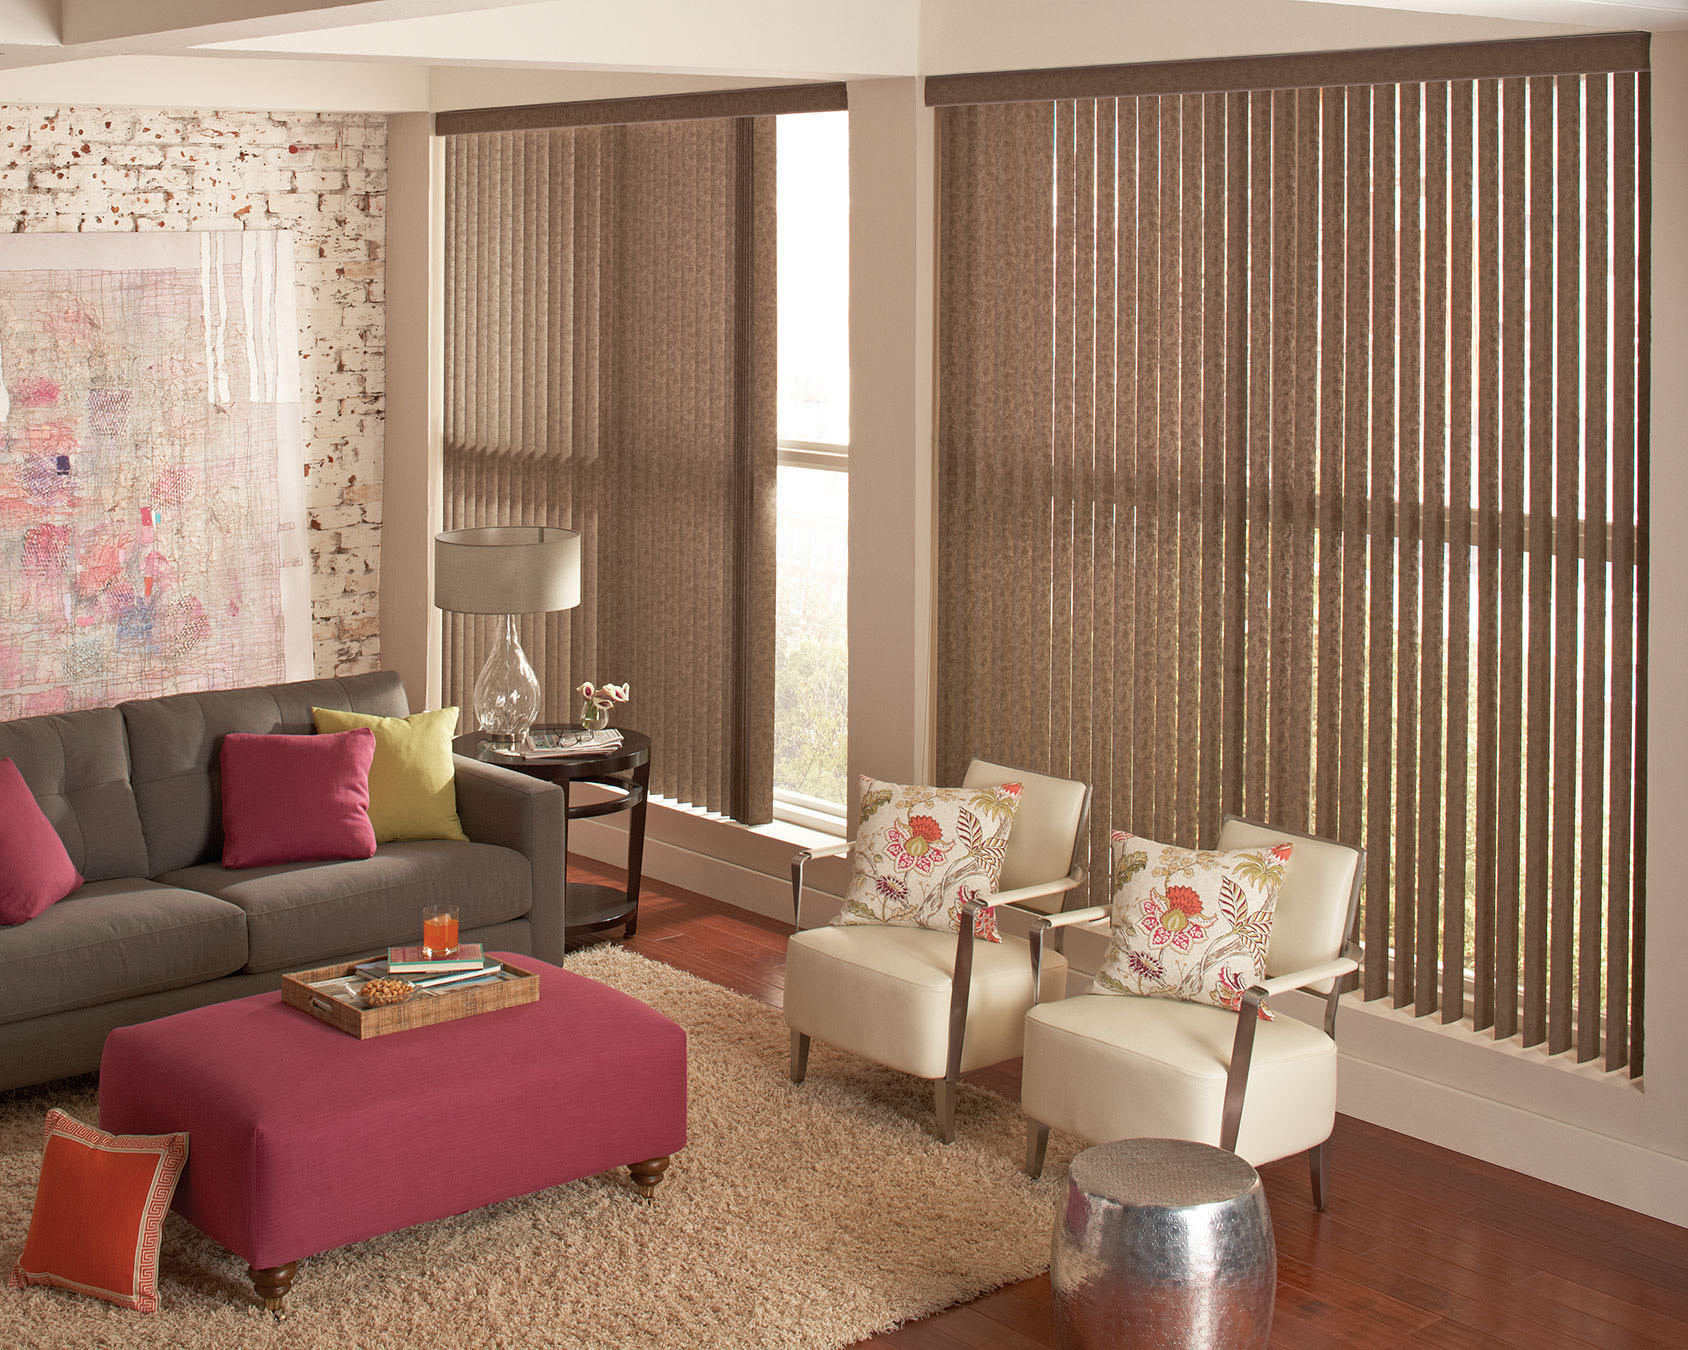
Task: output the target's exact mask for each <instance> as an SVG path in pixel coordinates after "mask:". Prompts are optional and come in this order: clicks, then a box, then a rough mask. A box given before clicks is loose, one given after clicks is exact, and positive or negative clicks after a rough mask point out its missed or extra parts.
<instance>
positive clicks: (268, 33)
mask: <svg viewBox="0 0 1688 1350" xmlns="http://www.w3.org/2000/svg"><path fill="white" fill-rule="evenodd" d="M60 3H61V4H62V6H63V18H62V21H61V26H60V33H61V35H62V40H63V42H64V43H65V45H66V46H77V47H90V48H94V49H96V50H97V49H102V48H103V49H107V50H109V49H113V48H121V49H122V50H126V51H140V50H158V49H162V48H181V47H184V46H193V45H196V44H198V43H202V42H220V41H230V40H239V39H245V38H268V37H281V36H283V35H285V34H288V33H307V32H314V31H319V30H321V29H325V28H343V27H348V26H351V25H354V24H365V23H380V22H383V21H385V20H389V19H414V18H426V17H432V16H434V15H439V14H469V13H473V12H475V11H476V10H483V9H493V8H496V7H498V6H500V5H507V4H509V3H510V0H146V3H144V4H141V3H137V0H60Z"/></svg>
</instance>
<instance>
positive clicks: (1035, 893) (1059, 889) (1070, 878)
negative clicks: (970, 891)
mask: <svg viewBox="0 0 1688 1350" xmlns="http://www.w3.org/2000/svg"><path fill="white" fill-rule="evenodd" d="M1084 878H1085V871H1084V868H1082V867H1079V866H1076V865H1075V866H1074V868H1073V870H1072V871H1071V872H1069V873H1068V874H1067V875H1066V876H1064V877H1061V878H1060V879H1058V880H1056V881H1040V882H1038V883H1037V885H1035V886H1020V887H1017V888H1016V889H1014V890H1011V891H998V892H997V893H996V894H995V895H993V896H991V897H990V900H991V905H992V907H993V908H994V907H995V906H997V905H1025V904H1026V902H1027V901H1030V900H1044V899H1047V898H1049V897H1050V896H1055V895H1065V894H1066V893H1067V892H1068V891H1071V890H1075V889H1076V888H1078V887H1080V886H1082V885H1084ZM1032 912H1033V913H1038V914H1041V913H1043V911H1042V910H1040V909H1037V908H1035V907H1034V908H1033V910H1032ZM1059 912H1060V911H1059V910H1057V911H1056V913H1059Z"/></svg>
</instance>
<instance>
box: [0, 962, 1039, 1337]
mask: <svg viewBox="0 0 1688 1350" xmlns="http://www.w3.org/2000/svg"><path fill="white" fill-rule="evenodd" d="M568 965H569V968H570V969H571V970H574V971H577V972H579V973H580V974H583V975H587V976H590V977H592V978H594V979H598V980H602V981H604V982H605V983H606V984H610V985H613V986H615V987H616V988H617V989H622V990H625V991H626V992H628V993H629V994H632V995H633V996H635V997H636V998H639V999H642V1000H644V1001H645V1002H646V1003H648V1004H650V1005H651V1006H652V1007H653V1008H656V1009H657V1010H658V1011H659V1012H661V1013H663V1014H664V1015H665V1016H667V1017H670V1018H672V1019H673V1020H674V1021H676V1022H678V1023H679V1024H680V1025H681V1026H683V1027H685V1028H686V1031H687V1033H688V1035H689V1037H690V1058H691V1119H690V1132H691V1143H690V1145H689V1146H688V1147H687V1148H686V1150H685V1151H684V1152H683V1153H681V1154H680V1155H679V1156H678V1157H677V1158H676V1159H675V1162H674V1166H673V1168H672V1169H671V1170H670V1171H669V1173H668V1176H667V1178H666V1179H665V1180H664V1181H663V1183H662V1185H661V1186H660V1187H659V1188H658V1191H657V1197H658V1198H657V1201H656V1203H655V1204H652V1205H647V1204H644V1203H642V1202H641V1201H640V1200H639V1199H638V1198H637V1196H636V1195H635V1193H634V1191H633V1190H632V1188H631V1186H630V1185H629V1184H628V1181H627V1179H626V1172H625V1170H620V1171H618V1172H616V1173H611V1174H607V1175H604V1176H600V1177H592V1178H588V1179H585V1180H582V1181H576V1182H572V1183H571V1184H569V1185H567V1186H559V1187H556V1188H554V1189H552V1190H549V1191H542V1192H540V1193H538V1194H536V1195H530V1196H526V1197H524V1198H522V1199H518V1200H510V1201H506V1202H504V1203H503V1204H498V1205H493V1206H491V1207H489V1208H487V1209H482V1210H476V1211H475V1212H473V1213H470V1214H463V1215H459V1216H457V1217H455V1218H450V1219H442V1220H439V1221H438V1222H436V1223H431V1224H425V1225H422V1226H421V1227H417V1228H412V1229H407V1230H406V1231H404V1232H400V1233H394V1234H390V1235H388V1236H386V1237H380V1238H374V1239H371V1240H370V1241H368V1242H360V1243H356V1244H354V1245H353V1246H350V1247H342V1248H340V1249H339V1250H337V1251H332V1252H327V1253H324V1254H323V1255H321V1256H316V1257H312V1258H311V1259H309V1260H307V1261H302V1262H301V1263H300V1265H299V1275H298V1279H297V1282H296V1283H295V1284H294V1286H293V1292H292V1294H291V1295H289V1297H288V1300H287V1302H288V1305H289V1315H288V1317H287V1319H286V1320H285V1321H282V1322H280V1323H277V1322H276V1321H275V1320H274V1319H273V1318H271V1317H270V1316H269V1315H268V1314H267V1313H265V1312H264V1311H263V1310H262V1308H261V1307H259V1306H258V1305H257V1304H256V1303H255V1302H254V1301H253V1298H252V1295H251V1291H250V1287H249V1285H248V1284H247V1281H246V1267H245V1264H244V1262H241V1261H239V1260H237V1259H236V1258H234V1257H233V1256H231V1255H229V1253H228V1252H226V1251H225V1250H224V1249H223V1248H222V1247H220V1246H218V1245H217V1244H216V1243H214V1242H212V1241H210V1240H209V1239H208V1238H205V1237H203V1236H201V1235H200V1233H199V1232H198V1230H197V1229H195V1228H193V1227H192V1226H191V1225H189V1224H188V1223H186V1222H185V1221H184V1220H182V1219H181V1218H179V1217H178V1216H176V1215H174V1214H172V1215H171V1216H170V1219H169V1222H168V1224H167V1226H166V1229H165V1234H164V1247H163V1254H162V1270H161V1277H160V1280H159V1295H160V1308H159V1311H158V1312H156V1313H153V1314H151V1315H145V1314H141V1313H134V1312H128V1311H125V1310H123V1309H119V1308H115V1307H112V1306H111V1305H109V1304H106V1303H102V1302H99V1301H96V1300H94V1299H91V1298H84V1297H80V1296H77V1295H74V1294H69V1293H64V1292H61V1291H58V1290H51V1289H27V1290H18V1289H11V1288H8V1287H5V1285H4V1281H3V1276H4V1275H5V1274H6V1273H9V1272H10V1270H11V1267H12V1264H13V1262H14V1261H16V1259H17V1256H18V1253H19V1252H20V1251H21V1250H22V1248H23V1239H24V1234H25V1232H26V1231H27V1229H28V1226H29V1214H30V1207H31V1203H32V1201H33V1198H34V1194H35V1183H36V1179H37V1176H38V1174H39V1170H40V1165H41V1129H42V1122H43V1117H44V1115H45V1113H46V1110H47V1108H48V1107H49V1106H60V1107H63V1108H64V1109H65V1110H67V1111H70V1112H71V1113H72V1114H74V1115H76V1116H77V1117H79V1118H80V1119H83V1120H87V1121H96V1120H97V1119H98V1109H97V1105H96V1096H95V1085H94V1081H93V1080H92V1079H91V1078H87V1079H74V1080H71V1081H69V1082H65V1083H58V1084H52V1085H49V1086H47V1087H45V1088H29V1089H22V1090H19V1091H16V1092H12V1093H6V1094H0V1344H3V1345H4V1346H6V1347H8V1350H10V1348H11V1347H18V1348H20V1350H21V1347H26V1346H27V1347H61V1346H66V1347H68V1346H76V1347H84V1346H125V1347H127V1346H159V1347H163V1346H172V1347H174V1346H181V1347H188V1348H190V1350H201V1348H203V1350H231V1347H247V1346H275V1347H290V1348H291V1347H305V1346H310V1347H318V1346H320V1347H335V1350H340V1348H342V1347H371V1350H373V1348H374V1347H395V1346H442V1347H443V1346H470V1345H473V1346H483V1345H484V1346H500V1347H506V1346H508V1347H515V1346H530V1345H531V1346H571V1347H574V1346H579V1347H598V1346H613V1347H621V1346H676V1347H705V1346H722V1347H728V1346H730V1347H753V1346H767V1347H781V1348H782V1350H783V1348H784V1347H808V1346H812V1347H823V1346H824V1347H832V1346H844V1345H849V1344H851V1343H852V1342H855V1341H858V1340H861V1339H862V1338H864V1337H866V1336H869V1335H872V1334H873V1333H874V1332H876V1331H883V1330H886V1329H888V1328H890V1327H892V1326H894V1325H896V1324H897V1323H899V1322H902V1321H906V1320H908V1319H911V1318H916V1317H922V1316H925V1315H927V1314H929V1313H932V1312H936V1311H937V1310H939V1309H940V1308H944V1307H947V1306H949V1305H950V1304H952V1303H957V1302H960V1301H962V1300H964V1299H968V1298H972V1297H974V1296H976V1295H978V1294H981V1293H984V1292H986V1291H988V1290H990V1289H993V1288H996V1287H997V1286H999V1285H1002V1284H1005V1283H1008V1282H1010V1281H1013V1280H1020V1279H1025V1278H1028V1277H1030V1276H1032V1275H1036V1274H1038V1273H1040V1272H1041V1271H1043V1270H1045V1269H1047V1267H1048V1263H1049V1235H1050V1225H1051V1223H1052V1220H1053V1216H1054V1205H1055V1197H1056V1184H1055V1182H1054V1180H1053V1179H1052V1178H1055V1177H1061V1176H1064V1168H1062V1167H1061V1166H1059V1165H1058V1164H1059V1163H1060V1162H1061V1161H1063V1160H1064V1158H1065V1156H1066V1154H1065V1151H1064V1150H1062V1149H1061V1142H1062V1141H1060V1140H1057V1141H1056V1143H1055V1145H1054V1146H1053V1148H1052V1156H1051V1163H1052V1164H1055V1165H1052V1166H1051V1167H1050V1168H1049V1170H1048V1171H1047V1172H1046V1173H1045V1177H1046V1178H1050V1179H1046V1180H1044V1181H1042V1182H1037V1183H1033V1182H1031V1181H1028V1180H1027V1179H1026V1177H1025V1175H1024V1174H1023V1173H1022V1172H1021V1171H1020V1169H1019V1163H1020V1159H1021V1155H1022V1148H1023V1123H1022V1119H1021V1116H1020V1113H1019V1110H1018V1108H1017V1107H1016V1106H1014V1105H1013V1104H1012V1103H1010V1102H1007V1101H1005V1100H1003V1099H1002V1098H1001V1097H998V1096H996V1095H994V1094H992V1093H989V1092H985V1091H982V1090H979V1089H976V1088H971V1087H967V1086H965V1085H964V1086H963V1089H962V1096H961V1102H960V1110H959V1112H958V1125H959V1130H958V1139H957V1142H956V1143H955V1144H953V1145H951V1146H949V1147H945V1146H944V1145H942V1144H940V1143H939V1142H937V1140H936V1139H935V1138H934V1137H933V1135H932V1134H931V1120H932V1108H931V1091H930V1087H929V1085H927V1084H925V1083H921V1082H916V1081H914V1080H911V1079H907V1078H904V1077H902V1076H901V1075H898V1074H894V1073H891V1072H889V1071H888V1070H883V1069H880V1068H878V1067H877V1066H874V1065H869V1064H865V1063H863V1062H861V1061H859V1060H856V1059H854V1058H853V1057H851V1056H848V1055H845V1054H843V1053H842V1052H840V1051H836V1050H832V1049H831V1048H830V1047H827V1046H824V1045H821V1044H818V1043H817V1044H816V1045H815V1047H814V1050H813V1052H812V1054H811V1056H810V1065H809V1079H808V1082H807V1083H805V1084H804V1085H803V1086H802V1087H793V1086H792V1085H791V1084H790V1083H789V1082H788V1081H787V1079H786V1050H787V1034H786V1029H785V1023H784V1021H783V1020H782V1018H781V1016H780V1014H779V1013H778V1011H776V1010H775V1009H772V1008H769V1007H767V1006H766V1005H764V1004H761V1003H757V1002H755V1001H754V1000H752V999H748V998H744V997H742V996H740V995H738V994H735V993H732V992H731V991H729V990H726V989H722V988H720V987H719V986H717V985H713V984H709V983H708V982H706V981H704V980H700V979H698V978H696V977H695V976H692V975H688V974H685V973H683V972H681V971H678V970H675V969H674V968H672V967H670V966H666V965H662V964H661V963H659V962H655V961H650V960H646V959H645V958H643V957H640V956H636V955H634V954H632V953H630V952H627V951H624V950H622V949H621V948H618V947H605V948H598V949H595V950H590V951H587V952H582V953H580V954H578V955H572V956H570V958H569V961H568ZM1056 1154H1059V1155H1060V1156H1055V1155H1056Z"/></svg>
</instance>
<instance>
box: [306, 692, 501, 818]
mask: <svg viewBox="0 0 1688 1350" xmlns="http://www.w3.org/2000/svg"><path fill="white" fill-rule="evenodd" d="M311 715H312V716H313V717H315V718H316V729H317V730H318V731H350V730H352V728H354V727H368V728H369V729H370V730H371V731H373V732H374V733H375V759H374V761H373V762H372V763H371V764H370V766H369V823H370V824H371V825H372V826H374V827H375V842H376V843H378V844H385V843H389V842H391V841H392V840H395V839H464V840H466V839H468V837H469V836H468V835H466V834H464V833H463V823H462V822H461V821H460V820H458V818H457V778H456V771H455V769H454V768H453V767H452V760H451V737H452V733H453V732H454V731H456V730H457V709H456V708H437V709H435V710H434V711H433V712H419V713H412V714H411V715H410V716H409V717H373V716H371V715H370V714H368V713H355V712H340V711H339V710H338V709H335V708H312V709H311Z"/></svg>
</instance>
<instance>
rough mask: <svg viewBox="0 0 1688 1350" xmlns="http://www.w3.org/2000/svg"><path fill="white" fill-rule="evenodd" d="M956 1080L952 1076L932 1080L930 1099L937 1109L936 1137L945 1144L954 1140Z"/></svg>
mask: <svg viewBox="0 0 1688 1350" xmlns="http://www.w3.org/2000/svg"><path fill="white" fill-rule="evenodd" d="M955 1098H956V1082H955V1080H954V1079H953V1078H935V1079H933V1080H932V1101H933V1104H934V1105H935V1106H936V1107H937V1109H938V1138H940V1139H942V1140H943V1141H944V1142H945V1143H946V1144H953V1143H954V1142H955Z"/></svg>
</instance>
